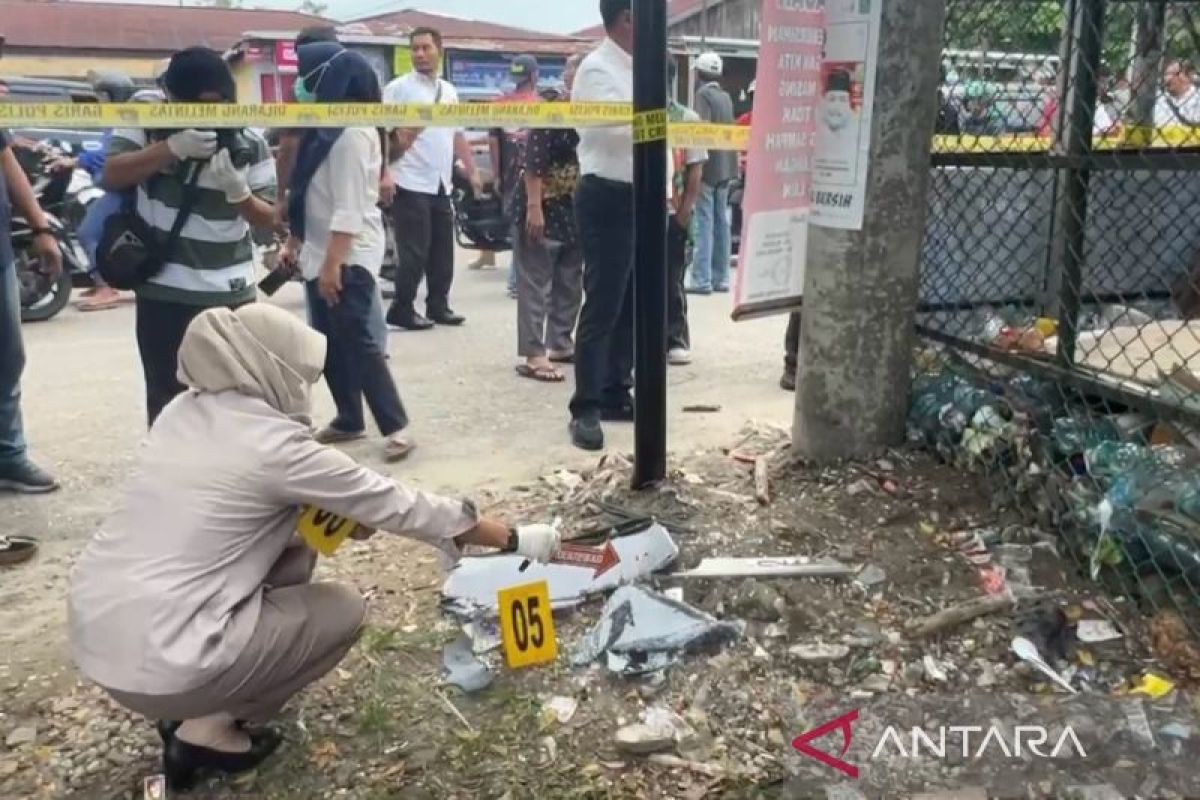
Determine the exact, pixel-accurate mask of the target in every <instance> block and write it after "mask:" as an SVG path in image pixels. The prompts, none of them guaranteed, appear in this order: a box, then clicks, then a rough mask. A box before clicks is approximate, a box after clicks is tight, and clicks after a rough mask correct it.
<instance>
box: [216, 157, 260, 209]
mask: <svg viewBox="0 0 1200 800" xmlns="http://www.w3.org/2000/svg"><path fill="white" fill-rule="evenodd" d="M249 172H250V171H249V169H245V168H243V169H238V168H237V167H235V166H234V165H233V158H232V157H231V156H230V155H229V151H228V150H221V151H219V152H218V153H217V154H216V155H215V156H213V157H212V160H211V161H209V162H208V174H209V176H210V177H211V178H212V182H213V183H215V184H216V185H217V188H218V189H220V190H221V191H222V192H224V193H225V199H226V200H228V201H229V202H230V203H232V204H233V205H237V204H238V203H240V202H242V201H243V200H245V199H246V198H247V197H249V196H250V182H249V181H248V180H247V179H246V176H247V175H248V174H249Z"/></svg>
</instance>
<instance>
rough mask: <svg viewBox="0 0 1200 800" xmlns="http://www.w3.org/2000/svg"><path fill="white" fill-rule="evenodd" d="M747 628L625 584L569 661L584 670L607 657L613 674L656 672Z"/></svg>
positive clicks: (615, 594) (731, 638) (734, 637)
mask: <svg viewBox="0 0 1200 800" xmlns="http://www.w3.org/2000/svg"><path fill="white" fill-rule="evenodd" d="M744 629H745V624H744V623H742V622H722V621H720V620H718V619H716V618H715V617H713V616H712V615H711V614H707V613H705V612H704V611H701V610H700V609H698V608H693V607H692V606H689V605H688V604H687V603H682V602H679V601H676V600H672V599H671V598H669V597H667V596H666V595H663V594H659V593H658V592H652V591H650V590H649V589H647V588H646V587H644V586H622V587H621V588H620V589H617V590H616V591H615V592H613V594H612V597H610V598H608V602H607V603H605V605H604V611H603V612H602V613H601V615H600V620H599V621H598V622H597V623H596V625H595V627H593V628H592V630H591V631H589V632H588V634H587V635H586V636H585V637H584V638H583V639H582V640H581V641H580V642H579V643H578V645H577V646H576V647H575V652H574V655H573V656H572V658H571V663H572V664H574V665H575V666H583V665H585V664H590V663H591V662H593V661H595V660H596V659H598V658H600V656H601V655H607V657H608V658H607V662H608V668H609V669H610V670H612V671H613V672H621V673H624V674H626V675H640V674H645V673H649V672H657V671H658V670H660V669H663V668H665V667H668V666H670V665H671V664H672V663H674V661H675V660H676V659H677V658H678V657H679V656H680V655H682V654H683V653H688V652H692V651H694V650H700V649H704V648H707V647H714V646H718V645H721V644H724V643H725V642H729V641H733V640H734V639H737V638H739V637H740V636H741V635H742V632H743V630H744Z"/></svg>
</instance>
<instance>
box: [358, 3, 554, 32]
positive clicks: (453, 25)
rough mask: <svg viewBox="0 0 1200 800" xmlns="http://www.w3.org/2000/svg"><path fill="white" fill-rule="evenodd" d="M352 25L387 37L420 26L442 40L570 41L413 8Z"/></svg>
mask: <svg viewBox="0 0 1200 800" xmlns="http://www.w3.org/2000/svg"><path fill="white" fill-rule="evenodd" d="M355 22H361V23H364V24H366V25H367V26H369V27H370V28H371V30H373V31H375V32H376V33H387V34H392V33H393V32H395V31H399V32H400V33H409V32H410V31H412V29H413V28H421V27H427V28H436V29H437V30H438V31H439V32H440V33H441V34H442V38H444V39H527V40H539V39H540V40H550V39H564V40H569V39H570V37H567V36H559V35H557V34H553V33H543V32H542V31H537V30H533V29H531V28H517V27H514V26H512V25H500V24H498V23H495V22H484V21H482V20H477V19H466V18H464V17H455V16H452V15H450V14H438V13H436V12H432V11H420V10H418V9H415V8H405V9H402V10H400V11H393V12H390V13H388V14H377V15H375V16H371V17H363V18H362V19H357V20H355Z"/></svg>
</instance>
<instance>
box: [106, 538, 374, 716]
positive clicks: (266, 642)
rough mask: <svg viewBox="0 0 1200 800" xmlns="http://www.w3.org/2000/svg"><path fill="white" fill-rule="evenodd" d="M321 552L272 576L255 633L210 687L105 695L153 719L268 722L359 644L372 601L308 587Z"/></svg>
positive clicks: (304, 551)
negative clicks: (215, 717) (216, 717)
mask: <svg viewBox="0 0 1200 800" xmlns="http://www.w3.org/2000/svg"><path fill="white" fill-rule="evenodd" d="M315 566H316V553H315V552H313V551H312V550H311V549H310V548H308V547H307V546H306V545H304V544H303V543H302V542H299V543H295V544H292V545H290V546H289V547H288V548H287V549H286V550H284V552H283V555H281V556H280V557H279V560H278V561H277V562H276V563H275V566H274V567H273V568H272V569H271V572H270V574H268V575H267V580H266V584H267V588H266V589H265V591H264V592H263V602H262V612H261V614H260V615H259V618H258V624H257V625H256V626H255V628H254V635H253V636H251V637H250V641H249V642H247V643H246V648H245V650H243V651H242V654H241V655H240V656H238V658H237V660H236V661H234V663H233V665H232V666H231V667H230V668H229V669H228V670H226V671H225V672H224V673H222V674H221V676H220V677H219V678H217V679H216V680H214V681H213V682H212V683H210V684H208V685H206V686H202V687H200V688H198V689H193V690H191V691H188V692H184V693H182V694H175V695H143V694H132V693H129V692H120V691H115V690H113V689H107V691H108V693H109V694H110V695H112V697H113V699H114V700H116V701H117V702H118V703H120V704H121V705H123V706H125V707H126V708H128V709H130V710H131V711H134V712H136V713H138V714H142V715H143V716H146V717H148V718H150V719H169V720H184V719H196V718H197V717H206V716H208V715H210V714H217V713H220V712H225V713H228V714H232V715H233V716H234V717H235V718H236V719H240V720H246V721H247V722H253V723H258V724H261V723H264V722H267V721H268V720H270V719H271V718H272V717H274V716H275V715H276V714H278V713H279V710H280V709H281V708H283V705H284V703H286V702H287V701H288V699H289V698H290V697H292V695H294V694H296V693H297V692H299V691H300V690H301V689H303V688H304V687H306V686H308V685H309V684H310V683H312V682H314V681H316V680H318V679H319V678H321V677H322V676H323V675H325V674H326V673H328V672H329V671H330V670H332V669H333V668H334V667H335V666H337V664H338V662H340V661H341V660H342V658H343V657H345V655H346V653H347V652H349V650H350V648H351V647H353V646H354V643H355V642H356V641H357V640H358V636H359V634H360V632H361V631H362V626H363V620H364V619H365V618H366V613H367V605H366V600H365V599H364V598H363V596H362V595H360V594H359V593H358V592H357V591H356V590H354V589H352V588H350V587H349V586H343V585H341V584H335V583H309V580H310V578H311V577H312V572H313V569H314V567H315Z"/></svg>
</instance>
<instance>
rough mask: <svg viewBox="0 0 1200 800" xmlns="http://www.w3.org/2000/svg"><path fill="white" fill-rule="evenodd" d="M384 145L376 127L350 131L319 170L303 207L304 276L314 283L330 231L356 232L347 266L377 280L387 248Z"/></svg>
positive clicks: (302, 271)
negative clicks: (381, 207) (382, 195)
mask: <svg viewBox="0 0 1200 800" xmlns="http://www.w3.org/2000/svg"><path fill="white" fill-rule="evenodd" d="M382 168H383V147H382V145H380V143H379V132H378V131H376V130H375V129H374V128H347V129H346V130H345V132H344V133H343V134H342V135H341V136H339V137H338V140H337V141H336V142H335V143H334V145H333V149H332V150H330V151H329V157H328V158H326V159H325V161H324V162H323V163H322V164H321V166H319V167H317V171H316V173H315V174H314V175H313V178H312V183H310V184H309V185H308V194H307V196H306V199H305V205H304V247H303V248H302V249H301V250H300V272H301V274H303V275H304V280H306V281H311V280H316V278H317V277H318V276H319V275H320V274H321V265H322V264H324V263H325V252H326V250H327V249H328V247H329V237H330V234H331V233H350V234H354V243H353V244H352V245H351V247H350V253H349V254H348V255H347V256H346V264H348V265H350V264H353V265H356V266H359V267H362V268H364V269H366V270H367V271H368V272H370V273H371V274H372V275H374V276H376V277H378V275H379V268H380V266H381V265H382V264H383V256H384V253H385V251H386V249H387V245H386V242H385V241H384V234H383V215H382V213H381V212H380V211H379V176H380V174H381V170H382Z"/></svg>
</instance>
